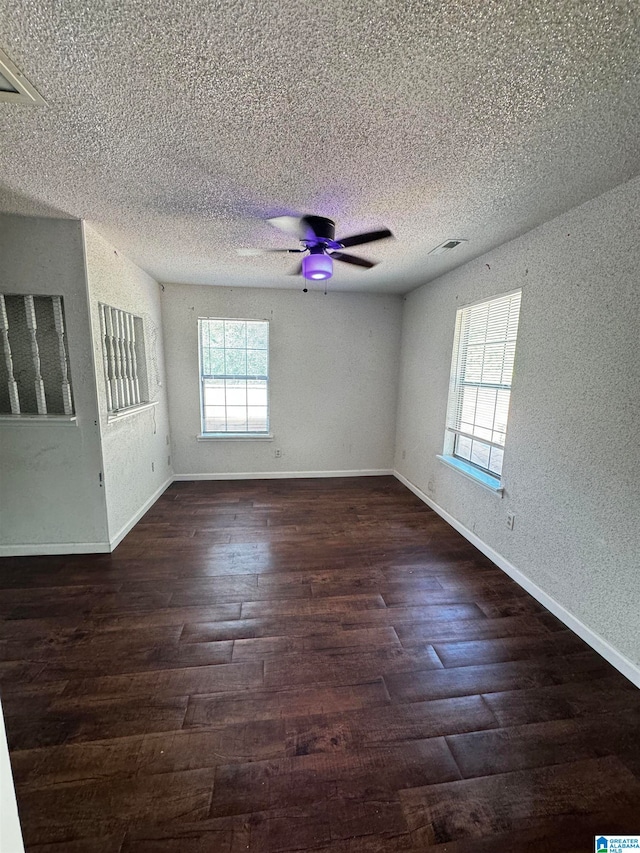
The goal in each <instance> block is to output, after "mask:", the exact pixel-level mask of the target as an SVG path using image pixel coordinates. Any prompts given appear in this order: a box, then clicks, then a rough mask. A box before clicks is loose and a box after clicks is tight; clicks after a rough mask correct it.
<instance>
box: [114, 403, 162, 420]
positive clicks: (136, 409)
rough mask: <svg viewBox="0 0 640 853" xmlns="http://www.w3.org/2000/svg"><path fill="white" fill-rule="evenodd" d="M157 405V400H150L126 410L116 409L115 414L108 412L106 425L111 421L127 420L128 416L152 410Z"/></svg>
mask: <svg viewBox="0 0 640 853" xmlns="http://www.w3.org/2000/svg"><path fill="white" fill-rule="evenodd" d="M157 405H158V401H157V400H152V401H151V402H150V403H140V405H139V406H129V407H128V408H127V409H118V411H117V412H109V413H108V415H107V423H108V424H110V423H112V422H113V421H121V420H122V419H123V418H128V417H129V416H130V415H137V414H138V412H146V410H147V409H153V408H155V407H156V406H157Z"/></svg>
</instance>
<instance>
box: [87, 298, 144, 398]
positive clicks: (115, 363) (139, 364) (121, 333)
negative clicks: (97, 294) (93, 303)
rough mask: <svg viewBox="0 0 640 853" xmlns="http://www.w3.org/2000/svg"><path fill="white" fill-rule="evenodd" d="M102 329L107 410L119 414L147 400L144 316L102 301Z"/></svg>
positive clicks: (99, 305) (99, 304) (100, 309)
mask: <svg viewBox="0 0 640 853" xmlns="http://www.w3.org/2000/svg"><path fill="white" fill-rule="evenodd" d="M98 311H99V312H100V329H101V331H102V362H103V365H104V377H105V392H106V403H107V411H108V412H112V413H114V414H115V413H116V412H121V411H122V410H123V409H130V408H132V407H133V406H140V405H142V404H143V403H146V402H147V398H148V385H147V363H146V359H145V353H144V325H143V322H142V317H136V316H135V315H134V314H128V313H127V312H126V311H121V310H120V309H119V308H112V307H111V306H110V305H103V304H102V303H101V302H100V303H98Z"/></svg>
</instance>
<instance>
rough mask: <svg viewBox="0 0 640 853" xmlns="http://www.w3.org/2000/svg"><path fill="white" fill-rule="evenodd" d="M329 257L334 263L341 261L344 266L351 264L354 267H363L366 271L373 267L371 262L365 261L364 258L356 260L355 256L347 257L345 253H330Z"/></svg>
mask: <svg viewBox="0 0 640 853" xmlns="http://www.w3.org/2000/svg"><path fill="white" fill-rule="evenodd" d="M331 257H332V258H334V259H335V260H336V261H343V262H344V263H345V264H353V265H354V266H356V267H364V268H365V269H368V270H370V269H371V267H375V264H374V263H372V262H371V261H367V260H365V258H358V257H356V256H355V255H348V254H347V253H346V252H332V253H331Z"/></svg>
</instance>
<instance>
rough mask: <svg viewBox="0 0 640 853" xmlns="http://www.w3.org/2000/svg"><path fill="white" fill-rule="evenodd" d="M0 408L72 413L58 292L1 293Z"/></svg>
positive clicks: (5, 411)
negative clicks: (41, 293)
mask: <svg viewBox="0 0 640 853" xmlns="http://www.w3.org/2000/svg"><path fill="white" fill-rule="evenodd" d="M0 339H1V340H2V350H3V352H2V355H0V414H7V415H42V416H45V415H67V416H71V415H73V398H72V395H71V382H70V379H69V354H68V352H67V340H66V334H65V325H64V308H63V304H62V297H61V296H31V295H28V296H17V295H3V294H0Z"/></svg>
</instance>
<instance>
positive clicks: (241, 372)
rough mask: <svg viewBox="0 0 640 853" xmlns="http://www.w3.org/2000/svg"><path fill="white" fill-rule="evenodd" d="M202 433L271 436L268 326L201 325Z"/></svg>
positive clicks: (249, 323) (229, 322)
mask: <svg viewBox="0 0 640 853" xmlns="http://www.w3.org/2000/svg"><path fill="white" fill-rule="evenodd" d="M199 333H200V385H201V405H202V432H203V434H209V435H267V434H268V433H269V394H268V390H269V323H268V322H267V321H261V320H217V319H209V318H207V319H201V320H200V321H199Z"/></svg>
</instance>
